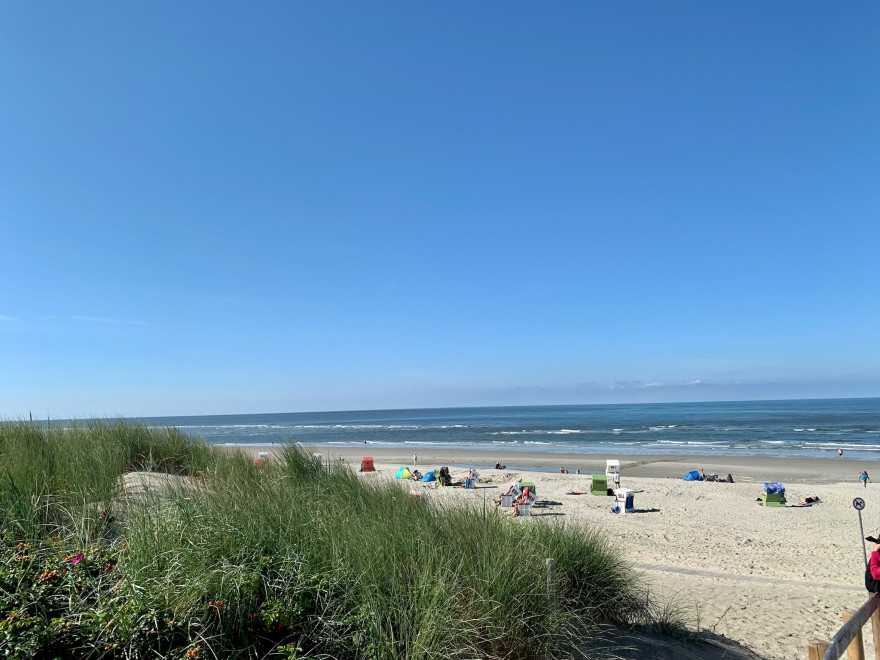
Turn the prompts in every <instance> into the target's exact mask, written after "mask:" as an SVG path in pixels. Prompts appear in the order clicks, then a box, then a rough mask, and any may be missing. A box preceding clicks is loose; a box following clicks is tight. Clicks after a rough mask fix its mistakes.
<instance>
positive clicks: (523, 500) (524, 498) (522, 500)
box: [512, 486, 531, 516]
mask: <svg viewBox="0 0 880 660" xmlns="http://www.w3.org/2000/svg"><path fill="white" fill-rule="evenodd" d="M530 493H531V489H530V488H529V487H528V486H526V487H525V488H523V492H522V495H520V496H519V497H517V498H516V499H515V500H514V501H513V513H512V515H514V516H518V515H519V506H520V504H528V503H529V495H530Z"/></svg>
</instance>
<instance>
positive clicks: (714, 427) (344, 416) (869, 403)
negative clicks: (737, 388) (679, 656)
mask: <svg viewBox="0 0 880 660" xmlns="http://www.w3.org/2000/svg"><path fill="white" fill-rule="evenodd" d="M140 421H143V422H145V423H147V424H150V425H156V426H176V427H177V428H178V429H180V430H181V431H183V432H184V433H186V434H188V435H191V436H194V437H201V438H204V439H205V440H207V441H208V442H211V443H215V444H226V445H233V446H237V445H243V446H246V445H268V444H272V443H276V444H277V443H282V442H289V441H293V442H299V443H302V444H305V445H311V446H324V447H328V448H330V449H332V448H333V447H337V448H344V447H354V446H358V445H359V446H364V444H365V443H366V445H367V446H369V447H379V448H391V449H400V450H401V451H404V452H407V453H409V452H412V453H418V452H419V451H420V450H421V451H425V450H428V449H431V450H443V449H466V450H480V451H491V452H497V453H498V455H499V456H502V455H505V456H509V455H510V454H511V453H512V452H517V451H532V452H534V451H538V452H542V453H550V454H552V453H579V454H605V455H607V454H622V455H625V454H687V455H703V456H745V455H767V456H778V457H805V458H821V457H824V458H828V457H836V456H837V452H838V449H843V452H844V457H845V458H856V459H860V460H876V459H880V398H871V399H867V398H866V399H815V400H794V401H726V402H712V403H662V404H661V403H654V404H621V405H575V406H511V407H492V408H433V409H421V410H368V411H348V412H312V413H269V414H251V415H212V416H193V417H152V418H143V419H142V420H140Z"/></svg>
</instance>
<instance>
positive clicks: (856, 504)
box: [853, 497, 865, 511]
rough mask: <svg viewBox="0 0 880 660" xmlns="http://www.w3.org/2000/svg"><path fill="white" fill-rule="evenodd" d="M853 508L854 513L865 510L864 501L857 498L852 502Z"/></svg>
mask: <svg viewBox="0 0 880 660" xmlns="http://www.w3.org/2000/svg"><path fill="white" fill-rule="evenodd" d="M853 508H854V509H855V510H856V511H861V510H862V509H864V508H865V500H863V499H862V498H861V497H857V498H856V499H854V500H853Z"/></svg>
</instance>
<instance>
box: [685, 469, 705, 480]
mask: <svg viewBox="0 0 880 660" xmlns="http://www.w3.org/2000/svg"><path fill="white" fill-rule="evenodd" d="M684 480H685V481H702V480H703V477H701V476H700V473H699V472H697V471H696V470H691V471H690V472H688V473H687V474H686V475H684Z"/></svg>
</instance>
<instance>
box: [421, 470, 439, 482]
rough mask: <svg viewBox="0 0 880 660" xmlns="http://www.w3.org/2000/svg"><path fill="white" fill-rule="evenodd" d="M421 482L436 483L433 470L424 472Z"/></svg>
mask: <svg viewBox="0 0 880 660" xmlns="http://www.w3.org/2000/svg"><path fill="white" fill-rule="evenodd" d="M422 481H437V475H435V474H434V470H431V471H430V472H425V476H424V477H422Z"/></svg>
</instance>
